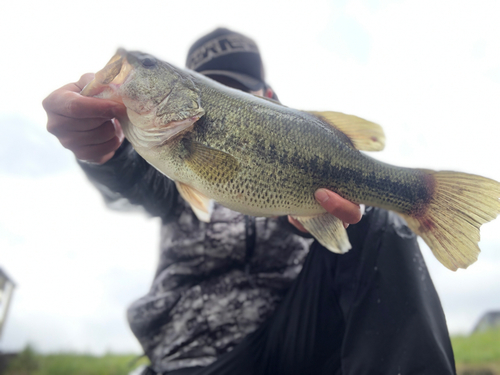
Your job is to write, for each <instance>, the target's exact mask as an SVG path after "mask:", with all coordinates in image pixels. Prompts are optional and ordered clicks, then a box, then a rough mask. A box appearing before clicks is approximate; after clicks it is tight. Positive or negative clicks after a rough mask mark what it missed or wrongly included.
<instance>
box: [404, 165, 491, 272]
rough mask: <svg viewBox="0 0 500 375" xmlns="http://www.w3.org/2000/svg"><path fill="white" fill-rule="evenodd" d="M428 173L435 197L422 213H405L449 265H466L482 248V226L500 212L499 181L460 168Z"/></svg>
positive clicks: (442, 260) (417, 231)
mask: <svg viewBox="0 0 500 375" xmlns="http://www.w3.org/2000/svg"><path fill="white" fill-rule="evenodd" d="M425 173H427V174H428V175H431V177H433V179H434V193H433V195H432V198H431V199H430V201H429V203H428V204H427V206H426V208H425V209H424V210H422V211H423V213H419V214H417V215H411V216H408V215H402V216H403V217H404V218H405V219H406V221H407V223H408V226H409V227H410V228H411V229H412V230H413V231H414V232H415V233H416V234H418V235H419V236H421V237H422V238H423V239H424V241H425V242H426V243H427V245H428V246H429V247H430V248H431V250H432V252H433V253H434V255H435V256H436V258H437V259H438V260H439V261H440V262H441V263H443V264H444V265H445V266H446V267H447V268H449V269H450V270H452V271H456V270H457V268H467V267H468V266H469V265H471V264H472V263H474V262H475V261H476V260H477V257H478V254H479V252H480V249H479V246H478V242H479V239H480V238H479V228H480V227H481V225H482V224H484V223H487V222H490V221H492V220H494V219H495V218H496V217H497V215H498V214H500V183H499V182H497V181H494V180H491V179H488V178H486V177H481V176H477V175H471V174H465V173H459V172H448V171H443V172H434V171H428V170H426V171H425Z"/></svg>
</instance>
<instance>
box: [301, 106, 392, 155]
mask: <svg viewBox="0 0 500 375" xmlns="http://www.w3.org/2000/svg"><path fill="white" fill-rule="evenodd" d="M309 113H311V114H312V115H314V116H316V117H318V118H319V119H320V120H322V121H323V122H326V123H327V124H329V125H331V126H333V127H334V128H336V129H338V130H340V131H341V132H342V133H344V134H345V135H346V136H347V137H348V138H349V139H350V140H351V142H352V144H353V145H354V147H355V148H356V149H358V150H361V151H381V150H383V149H384V147H385V134H384V130H383V129H382V127H381V126H380V125H378V124H375V123H374V122H371V121H367V120H364V119H362V118H360V117H357V116H353V115H346V114H345V113H341V112H331V111H324V112H309Z"/></svg>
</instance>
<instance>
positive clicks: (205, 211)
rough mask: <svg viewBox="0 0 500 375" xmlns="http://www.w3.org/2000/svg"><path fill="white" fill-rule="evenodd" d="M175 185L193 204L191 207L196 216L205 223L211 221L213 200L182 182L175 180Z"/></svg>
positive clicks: (182, 195)
mask: <svg viewBox="0 0 500 375" xmlns="http://www.w3.org/2000/svg"><path fill="white" fill-rule="evenodd" d="M175 186H177V190H178V191H179V194H180V195H181V197H182V198H184V199H185V200H186V201H187V202H188V203H189V204H190V205H191V209H192V210H193V212H194V213H195V215H196V217H197V218H198V219H199V220H200V221H203V222H205V223H208V222H210V215H211V214H212V210H213V205H214V204H213V203H214V202H213V200H211V199H209V198H208V197H206V196H204V195H203V194H201V193H200V192H198V191H197V190H195V189H193V188H192V187H191V186H189V185H186V184H183V183H182V182H179V181H175Z"/></svg>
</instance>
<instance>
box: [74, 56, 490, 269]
mask: <svg viewBox="0 0 500 375" xmlns="http://www.w3.org/2000/svg"><path fill="white" fill-rule="evenodd" d="M82 95H87V96H94V97H100V98H106V99H111V100H115V101H117V102H119V103H123V104H124V105H125V107H126V108H127V116H124V117H122V118H119V119H118V120H119V122H120V123H121V125H122V127H123V130H124V133H125V136H126V138H127V139H128V140H129V141H130V143H131V144H132V145H133V147H134V148H135V150H136V151H137V152H138V153H139V154H140V155H141V156H142V157H143V158H144V159H145V160H146V161H148V162H149V163H150V164H151V165H153V166H154V167H155V168H156V169H158V170H159V171H160V172H162V173H163V174H165V175H166V176H168V177H169V178H170V179H172V180H174V181H175V182H176V184H177V188H178V190H179V192H180V194H181V195H182V197H183V198H184V199H186V200H187V201H188V202H189V203H190V204H191V207H192V208H193V210H194V212H195V213H196V215H197V216H198V217H199V218H200V220H203V221H209V219H210V207H211V202H212V201H213V200H214V201H217V202H219V203H220V204H222V205H224V206H226V207H228V208H230V209H232V210H236V211H239V212H242V213H245V214H248V215H253V216H278V215H292V217H294V218H295V219H297V220H298V221H299V222H300V223H301V224H302V225H303V226H304V227H305V228H306V229H307V230H308V231H309V232H310V233H311V234H312V235H313V236H314V237H315V238H317V239H318V241H320V242H321V243H322V244H323V245H324V246H325V247H327V248H328V249H329V250H331V251H334V252H338V253H344V252H346V251H347V250H349V248H350V244H349V240H348V238H347V234H346V231H345V229H344V227H343V224H342V222H341V221H340V220H339V219H337V218H335V217H334V216H332V215H330V214H328V213H326V212H325V210H324V209H323V208H322V207H321V206H320V205H319V204H318V203H317V202H316V200H315V199H314V192H315V191H316V190H317V189H319V188H326V189H329V190H332V191H335V192H337V193H338V194H339V195H341V196H342V197H344V198H346V199H348V200H350V201H352V202H356V203H364V204H366V205H370V206H377V207H382V208H385V209H388V210H393V211H395V212H397V213H399V214H400V215H402V216H403V217H404V218H405V219H406V221H407V223H408V225H409V227H410V228H411V229H412V230H413V231H414V232H415V233H417V234H418V235H420V236H421V237H422V238H423V239H424V240H425V242H426V243H427V244H428V245H429V247H430V248H431V250H432V252H433V253H434V255H435V256H436V257H437V259H438V260H439V261H441V263H443V264H444V265H445V266H446V267H448V268H449V269H451V270H456V269H457V268H467V267H468V266H469V265H470V264H472V263H473V262H475V261H476V259H477V256H478V254H479V252H480V250H479V247H478V242H479V228H480V226H481V225H482V224H484V223H487V222H489V221H491V220H493V219H495V218H496V216H497V215H498V214H499V213H500V183H498V182H496V181H494V180H491V179H488V178H485V177H481V176H476V175H470V174H465V173H459V172H451V171H444V172H436V171H431V170H424V169H411V168H402V167H397V166H393V165H389V164H385V163H382V162H380V161H377V160H375V159H373V158H371V157H369V156H367V155H365V154H364V153H361V152H360V150H363V151H378V150H381V149H383V147H384V142H385V140H384V134H383V131H382V128H381V127H380V126H379V125H377V124H374V123H372V122H369V121H366V120H363V119H361V118H359V117H356V116H352V115H346V114H343V113H339V112H304V111H299V110H295V109H292V108H288V107H285V106H283V105H281V104H279V103H277V102H275V101H272V100H268V99H265V98H260V97H256V96H253V95H251V94H247V93H244V92H241V91H238V90H234V89H231V88H228V87H226V86H223V85H221V84H219V83H217V82H215V81H213V80H210V79H209V78H206V77H204V76H202V75H200V74H197V73H196V72H192V71H188V70H183V69H179V68H177V67H174V66H172V65H170V64H168V63H166V62H163V61H160V60H158V59H156V58H155V57H153V56H151V55H148V54H144V53H141V52H127V51H125V50H123V49H120V50H118V52H117V53H116V55H115V56H113V58H112V59H111V60H110V61H109V62H108V64H107V65H106V66H105V67H104V68H103V69H102V70H101V71H99V72H97V73H96V75H95V79H94V80H93V81H92V82H90V83H89V84H88V85H87V86H86V87H85V88H84V89H83V90H82Z"/></svg>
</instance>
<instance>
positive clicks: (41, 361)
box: [4, 329, 500, 375]
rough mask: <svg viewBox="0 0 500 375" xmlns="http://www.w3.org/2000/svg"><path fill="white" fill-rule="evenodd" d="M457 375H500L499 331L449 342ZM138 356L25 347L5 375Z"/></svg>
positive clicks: (74, 369) (81, 374)
mask: <svg viewBox="0 0 500 375" xmlns="http://www.w3.org/2000/svg"><path fill="white" fill-rule="evenodd" d="M451 341H452V345H453V350H454V352H455V361H456V363H457V372H458V374H459V375H474V374H478V375H479V374H481V375H486V374H487V375H500V329H497V330H491V331H488V332H484V333H477V334H473V335H469V336H453V337H452V338H451ZM137 357H138V356H137V355H134V354H130V355H114V354H108V355H104V356H99V357H98V356H92V355H85V354H64V353H62V354H50V355H39V354H37V353H36V352H35V351H34V350H33V349H31V348H30V347H27V348H26V349H25V350H24V351H23V352H22V353H20V355H19V356H18V357H17V358H16V359H15V360H13V361H12V362H11V363H10V366H9V368H8V370H7V372H5V373H4V374H5V375H127V374H128V373H129V372H130V371H132V370H133V369H134V368H136V367H137V366H139V365H140V364H146V363H148V362H147V360H146V359H145V358H141V359H139V360H137Z"/></svg>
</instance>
